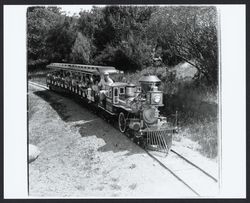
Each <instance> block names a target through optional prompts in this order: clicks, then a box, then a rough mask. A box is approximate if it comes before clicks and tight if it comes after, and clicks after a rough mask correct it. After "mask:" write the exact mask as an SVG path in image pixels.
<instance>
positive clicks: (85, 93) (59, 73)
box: [46, 63, 176, 154]
mask: <svg viewBox="0 0 250 203" xmlns="http://www.w3.org/2000/svg"><path fill="white" fill-rule="evenodd" d="M47 68H49V69H50V70H51V71H50V72H49V73H48V75H47V79H46V82H47V86H48V87H49V88H50V89H54V90H63V91H67V92H70V93H72V94H74V95H77V96H78V97H79V98H81V99H82V100H85V101H87V102H88V103H89V105H94V106H95V107H96V108H98V109H100V110H102V111H103V112H105V114H108V115H110V116H111V117H113V118H114V119H116V120H117V123H118V127H119V130H120V131H121V132H122V133H125V132H127V133H128V134H129V135H130V136H132V137H133V139H134V140H135V141H136V142H137V143H138V144H140V145H142V146H143V147H145V148H147V149H151V150H156V151H160V152H164V153H166V154H167V153H168V152H169V150H170V148H171V145H172V136H173V133H174V132H175V130H176V127H175V126H173V125H172V124H171V123H170V122H168V121H167V118H166V117H163V116H161V115H160V112H159V110H158V108H159V107H161V106H163V93H162V91H160V90H159V89H158V87H159V85H160V82H161V81H160V79H159V78H158V77H157V76H155V75H146V76H143V77H141V78H140V80H139V84H140V85H138V86H136V85H135V84H131V83H126V82H121V80H122V79H121V78H122V76H123V74H122V73H123V72H121V71H118V70H116V69H115V68H114V67H111V66H92V65H79V64H66V63H52V64H49V65H48V66H47ZM105 74H109V75H110V76H111V77H112V76H116V78H117V79H116V80H117V81H113V82H111V83H110V84H106V85H105V87H104V89H105V91H104V94H103V95H104V96H103V95H102V94H101V92H102V90H101V89H100V80H102V79H103V75H105ZM123 79H124V77H123Z"/></svg>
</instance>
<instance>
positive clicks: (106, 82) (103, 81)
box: [98, 72, 113, 101]
mask: <svg viewBox="0 0 250 203" xmlns="http://www.w3.org/2000/svg"><path fill="white" fill-rule="evenodd" d="M112 83H113V80H112V79H111V78H110V77H109V73H108V72H104V73H103V75H102V78H101V80H100V82H99V83H98V86H99V87H100V100H101V101H102V100H103V99H104V98H105V96H106V94H107V92H108V90H107V89H106V87H107V85H110V84H112Z"/></svg>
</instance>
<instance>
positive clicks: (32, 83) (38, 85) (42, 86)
mask: <svg viewBox="0 0 250 203" xmlns="http://www.w3.org/2000/svg"><path fill="white" fill-rule="evenodd" d="M29 84H31V85H33V86H37V87H40V88H43V89H46V90H48V89H49V88H48V87H46V86H45V85H42V84H38V83H35V82H31V81H29Z"/></svg>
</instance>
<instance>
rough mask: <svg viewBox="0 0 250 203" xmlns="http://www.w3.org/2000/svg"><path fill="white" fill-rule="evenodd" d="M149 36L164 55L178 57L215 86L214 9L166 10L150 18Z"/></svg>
mask: <svg viewBox="0 0 250 203" xmlns="http://www.w3.org/2000/svg"><path fill="white" fill-rule="evenodd" d="M148 33H149V36H151V37H152V38H154V39H155V40H156V43H157V45H158V46H159V45H160V46H162V47H163V49H164V50H165V52H164V53H166V54H167V57H165V60H167V59H169V58H168V56H170V57H172V56H174V57H179V59H181V60H184V61H186V62H188V63H190V64H192V65H194V66H195V67H196V68H197V70H198V72H197V78H201V77H205V78H206V80H207V81H208V82H209V83H213V84H214V83H216V81H217V75H218V73H217V72H218V46H217V15H216V9H215V8H214V7H182V6H178V7H167V8H162V9H159V10H158V12H156V13H154V14H153V15H152V18H151V21H150V25H149V27H148Z"/></svg>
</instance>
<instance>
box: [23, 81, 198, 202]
mask: <svg viewBox="0 0 250 203" xmlns="http://www.w3.org/2000/svg"><path fill="white" fill-rule="evenodd" d="M28 95H29V142H30V143H31V144H34V145H36V146H38V147H39V149H40V150H41V154H40V156H39V157H38V159H37V160H36V161H34V162H32V163H31V164H29V192H30V196H47V197H50V196H53V197H54V196H55V197H62V196H69V197H77V196H78V197H79V196H80V197H167V198H171V197H193V196H195V195H194V194H193V193H192V192H191V191H190V190H189V189H187V188H186V187H185V186H184V185H183V184H182V183H180V182H179V181H178V180H177V179H176V178H174V177H173V176H172V175H171V174H169V173H168V172H167V171H165V170H163V168H162V167H161V166H159V165H158V164H157V163H156V162H155V161H153V160H152V159H151V158H150V157H149V156H147V155H146V154H145V152H144V151H143V150H142V149H141V148H139V147H138V146H137V145H135V144H134V143H132V142H131V141H130V140H129V139H127V138H126V136H125V135H123V134H121V133H120V132H119V131H118V130H116V129H115V128H114V127H112V126H110V125H109V124H108V123H107V122H106V121H104V120H103V119H101V118H100V117H98V116H96V115H95V114H93V113H91V112H90V111H89V110H87V109H86V108H85V107H83V106H80V105H79V104H77V103H76V102H74V101H73V100H71V99H69V98H66V97H63V96H60V95H58V94H56V93H53V92H50V91H47V90H42V89H38V88H35V87H32V86H29V93H28Z"/></svg>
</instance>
